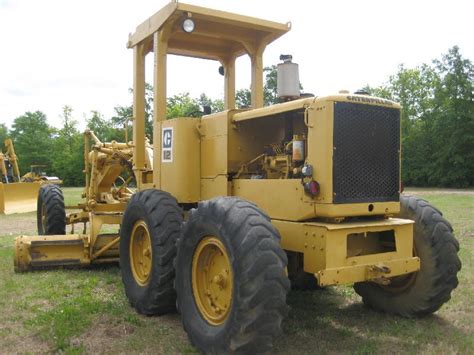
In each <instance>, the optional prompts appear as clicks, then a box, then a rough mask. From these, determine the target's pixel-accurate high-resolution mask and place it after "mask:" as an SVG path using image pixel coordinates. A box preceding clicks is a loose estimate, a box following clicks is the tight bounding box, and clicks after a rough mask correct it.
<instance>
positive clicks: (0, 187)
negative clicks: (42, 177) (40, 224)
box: [0, 182, 41, 214]
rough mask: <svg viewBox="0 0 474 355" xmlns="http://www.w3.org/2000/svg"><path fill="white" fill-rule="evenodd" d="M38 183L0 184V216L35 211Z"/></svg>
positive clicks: (39, 184)
mask: <svg viewBox="0 0 474 355" xmlns="http://www.w3.org/2000/svg"><path fill="white" fill-rule="evenodd" d="M40 186H41V183H39V182H15V183H11V184H4V183H1V182H0V214H13V213H25V212H32V211H36V204H37V199H38V191H39V188H40Z"/></svg>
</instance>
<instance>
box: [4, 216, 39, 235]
mask: <svg viewBox="0 0 474 355" xmlns="http://www.w3.org/2000/svg"><path fill="white" fill-rule="evenodd" d="M36 228H37V226H36V213H22V214H14V215H9V216H2V215H0V235H21V234H29V235H32V234H36V233H37V230H36Z"/></svg>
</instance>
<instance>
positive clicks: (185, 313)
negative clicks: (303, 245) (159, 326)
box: [120, 190, 290, 353]
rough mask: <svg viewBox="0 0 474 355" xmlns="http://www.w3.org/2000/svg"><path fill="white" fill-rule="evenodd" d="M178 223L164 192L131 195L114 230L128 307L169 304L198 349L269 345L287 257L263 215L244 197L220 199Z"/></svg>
mask: <svg viewBox="0 0 474 355" xmlns="http://www.w3.org/2000/svg"><path fill="white" fill-rule="evenodd" d="M182 222H183V218H182V211H181V209H180V208H179V206H178V204H177V202H176V200H175V199H174V198H173V197H172V196H171V195H170V194H168V193H166V192H163V191H158V190H145V191H140V192H138V193H136V194H135V195H134V196H133V197H132V199H131V201H130V202H129V204H128V206H127V208H126V211H125V213H124V216H123V221H122V227H121V230H120V265H121V272H122V280H123V283H124V286H125V292H126V294H127V297H128V299H129V301H130V304H131V305H132V306H133V307H134V308H135V309H136V310H137V311H138V312H139V313H142V314H164V313H167V312H170V311H173V310H175V306H177V307H178V309H179V311H180V313H181V319H182V322H183V326H184V329H185V331H186V332H187V333H188V336H189V339H190V341H191V343H192V344H193V345H194V346H195V347H196V348H197V349H198V350H199V351H202V352H205V353H228V352H236V351H237V352H262V351H267V350H269V349H270V348H271V346H272V342H273V340H274V339H275V337H276V336H277V335H278V334H280V332H281V322H282V320H283V317H284V316H285V315H286V313H287V305H286V294H287V292H288V291H289V289H290V282H289V280H288V278H287V276H286V273H285V268H286V265H287V257H286V254H285V252H284V251H283V250H282V249H281V247H280V235H279V234H278V232H277V230H276V229H275V228H274V227H273V226H272V224H271V222H270V219H269V217H268V216H266V215H265V214H264V213H263V212H261V211H260V210H259V209H258V208H257V207H256V206H255V205H253V204H251V203H250V202H247V201H244V200H241V199H238V198H233V197H220V198H215V199H212V200H209V201H204V202H200V203H199V205H198V208H197V209H193V210H191V211H190V214H189V219H188V221H187V222H186V223H185V224H184V227H183V230H181V226H182V225H183V224H182ZM175 275H176V278H175ZM173 283H174V285H173ZM175 290H176V291H175Z"/></svg>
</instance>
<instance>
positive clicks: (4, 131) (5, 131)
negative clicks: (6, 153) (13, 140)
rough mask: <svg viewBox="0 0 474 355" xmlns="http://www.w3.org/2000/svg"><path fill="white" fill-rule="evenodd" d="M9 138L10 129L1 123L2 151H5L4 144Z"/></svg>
mask: <svg viewBox="0 0 474 355" xmlns="http://www.w3.org/2000/svg"><path fill="white" fill-rule="evenodd" d="M7 138H8V128H7V126H6V125H5V123H0V145H1V148H0V151H3V142H4V141H5V139H7Z"/></svg>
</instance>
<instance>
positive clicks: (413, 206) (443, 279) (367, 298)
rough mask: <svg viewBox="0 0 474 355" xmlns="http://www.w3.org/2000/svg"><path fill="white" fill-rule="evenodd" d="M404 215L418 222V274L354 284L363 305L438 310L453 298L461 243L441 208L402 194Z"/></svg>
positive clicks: (410, 311) (414, 312)
mask: <svg viewBox="0 0 474 355" xmlns="http://www.w3.org/2000/svg"><path fill="white" fill-rule="evenodd" d="M400 203H401V206H400V207H401V210H400V216H399V217H401V218H406V219H411V220H414V221H415V225H414V230H413V232H414V247H415V254H416V255H417V256H418V257H419V258H420V261H421V268H420V271H418V272H417V273H415V274H410V275H406V276H399V277H395V278H393V281H392V284H393V285H389V286H380V285H378V284H376V283H373V282H362V283H356V284H355V285H354V289H355V291H356V292H357V293H358V294H359V295H360V296H362V300H363V302H364V304H366V305H367V306H369V307H372V308H374V309H375V310H378V311H382V312H386V313H393V314H398V315H401V316H404V317H419V316H424V315H428V314H431V313H433V312H436V311H437V310H438V309H439V308H440V307H441V306H442V305H443V304H444V303H445V302H447V301H448V300H449V299H450V298H451V291H452V290H454V289H455V288H456V286H457V285H458V278H457V273H458V271H459V270H460V269H461V261H460V260H459V258H458V255H457V252H458V251H459V243H458V241H457V240H456V239H455V238H454V236H453V229H452V227H451V225H450V224H449V222H448V221H447V220H446V219H444V218H443V216H442V214H441V212H440V211H438V210H437V209H436V208H434V207H432V206H431V205H430V204H428V202H426V201H425V200H422V199H420V198H417V197H414V196H401V197H400Z"/></svg>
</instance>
